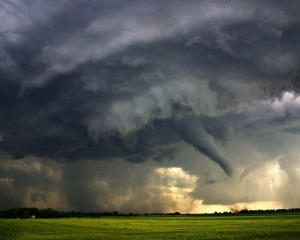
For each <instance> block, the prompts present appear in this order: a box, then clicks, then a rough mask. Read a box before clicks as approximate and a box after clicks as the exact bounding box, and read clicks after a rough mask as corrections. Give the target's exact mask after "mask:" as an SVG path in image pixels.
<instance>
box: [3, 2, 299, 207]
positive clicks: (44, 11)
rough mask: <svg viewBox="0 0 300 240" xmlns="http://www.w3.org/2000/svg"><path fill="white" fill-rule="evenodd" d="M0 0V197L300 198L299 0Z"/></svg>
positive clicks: (169, 201) (79, 200) (126, 201)
mask: <svg viewBox="0 0 300 240" xmlns="http://www.w3.org/2000/svg"><path fill="white" fill-rule="evenodd" d="M0 2H1V8H0V195H1V198H0V209H8V208H15V207H38V208H48V207H50V208H53V209H58V210H65V211H67V210H78V211H99V212H101V211H119V212H124V213H125V212H135V213H154V212H175V211H179V212H181V213H206V212H215V211H238V210H241V209H274V208H294V207H299V206H300V192H299V191H298V189H299V187H300V156H299V153H300V150H299V143H300V67H299V66H300V65H299V64H300V57H299V56H300V45H299V42H300V16H299V12H300V2H299V1H297V0H278V1H277V0H272V1H271V0H270V1H268V0H264V1H261V0H249V1H247V0H245V1H238V0H213V1H211V0H210V1H208V0H207V1H206V0H197V1H193V0H189V1H176V0H175V1H171V0H163V1H161V0H130V1H129V0H122V1H121V0H98V1H96V0H90V1H84V0H70V1H69V0H55V1H43V0H26V1H22V0H0Z"/></svg>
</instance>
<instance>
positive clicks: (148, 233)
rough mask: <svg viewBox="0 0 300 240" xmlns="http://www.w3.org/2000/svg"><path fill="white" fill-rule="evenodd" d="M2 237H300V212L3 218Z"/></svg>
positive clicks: (0, 227)
mask: <svg viewBox="0 0 300 240" xmlns="http://www.w3.org/2000/svg"><path fill="white" fill-rule="evenodd" d="M0 239H1V240H6V239H24V240H27V239H133V240H134V239H284V240H287V239H288V240H289V239H297V240H299V239H300V215H295V214H294V215H288V214H285V215H279V214H276V215H257V216H240V215H237V216H199V217H195V216H161V217H154V216H147V217H141V216H139V217H102V218H69V219H68V218H64V219H0Z"/></svg>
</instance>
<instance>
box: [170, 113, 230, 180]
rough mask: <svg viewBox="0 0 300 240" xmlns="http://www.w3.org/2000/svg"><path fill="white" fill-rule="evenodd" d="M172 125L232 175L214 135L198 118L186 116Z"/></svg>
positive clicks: (187, 140)
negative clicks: (206, 129)
mask: <svg viewBox="0 0 300 240" xmlns="http://www.w3.org/2000/svg"><path fill="white" fill-rule="evenodd" d="M172 127H173V130H174V131H175V132H176V133H177V134H178V135H179V136H180V137H181V139H182V140H184V141H185V142H186V143H188V144H191V145H192V146H194V147H195V148H196V149H197V150H198V151H199V152H201V153H202V154H204V155H205V156H207V157H208V158H209V159H210V160H212V161H213V162H215V163H216V164H218V165H219V166H220V167H221V168H222V169H223V171H224V172H225V173H226V174H227V175H228V176H231V175H232V173H233V169H232V167H231V165H230V164H229V162H228V160H227V159H226V158H225V157H224V156H223V155H222V153H221V152H220V150H219V149H218V147H217V145H216V142H215V140H214V139H213V137H212V136H211V135H210V134H208V133H207V132H206V131H205V129H204V128H203V127H202V125H201V123H200V121H199V119H198V118H196V117H185V118H183V119H181V120H179V121H174V122H173V124H172Z"/></svg>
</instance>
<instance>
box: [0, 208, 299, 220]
mask: <svg viewBox="0 0 300 240" xmlns="http://www.w3.org/2000/svg"><path fill="white" fill-rule="evenodd" d="M275 213H290V214H291V213H292V214H293V213H295V214H300V208H291V209H271V210H248V209H243V210H240V211H235V212H215V213H214V214H189V213H186V214H181V213H179V212H174V213H145V214H136V213H126V214H125V213H119V212H117V211H113V212H76V211H69V212H63V211H57V210H53V209H51V208H46V209H38V208H14V209H9V210H2V211H0V218H23V219H27V218H71V217H77V218H82V217H92V218H98V217H105V216H127V217H137V216H167V215H189V216H203V215H227V214H231V215H234V214H275Z"/></svg>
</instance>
